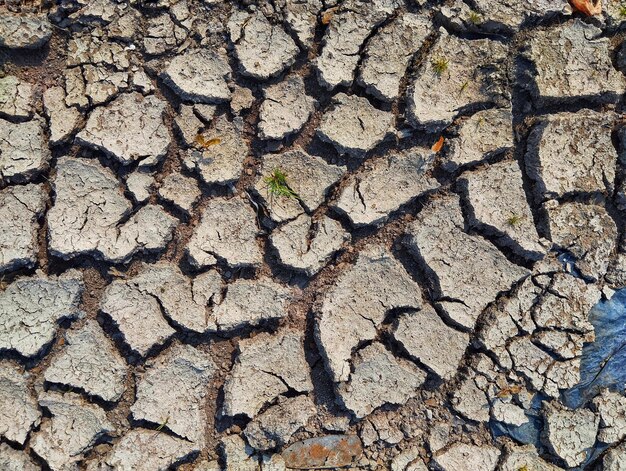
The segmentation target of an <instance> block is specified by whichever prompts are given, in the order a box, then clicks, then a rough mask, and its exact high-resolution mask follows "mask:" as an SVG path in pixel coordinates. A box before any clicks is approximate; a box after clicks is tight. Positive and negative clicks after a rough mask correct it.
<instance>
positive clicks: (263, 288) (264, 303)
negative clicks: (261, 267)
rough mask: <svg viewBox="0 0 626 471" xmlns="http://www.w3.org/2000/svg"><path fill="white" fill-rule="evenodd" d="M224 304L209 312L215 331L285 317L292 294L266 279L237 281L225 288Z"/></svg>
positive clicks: (254, 325) (222, 302)
mask: <svg viewBox="0 0 626 471" xmlns="http://www.w3.org/2000/svg"><path fill="white" fill-rule="evenodd" d="M225 291H226V292H225V294H224V295H223V300H221V301H220V302H219V304H217V305H216V306H215V307H214V308H213V312H212V318H213V319H215V323H216V324H217V328H218V330H222V331H229V330H234V329H239V328H241V327H247V326H252V327H256V326H258V325H259V324H261V323H262V322H264V321H269V320H276V319H280V318H282V317H285V316H286V315H287V303H288V302H289V301H291V299H292V296H291V290H290V289H289V288H287V287H285V286H282V285H279V284H278V283H275V282H273V281H272V280H271V279H269V278H259V279H257V280H245V279H239V280H236V281H234V282H233V283H230V284H228V285H226V286H225Z"/></svg>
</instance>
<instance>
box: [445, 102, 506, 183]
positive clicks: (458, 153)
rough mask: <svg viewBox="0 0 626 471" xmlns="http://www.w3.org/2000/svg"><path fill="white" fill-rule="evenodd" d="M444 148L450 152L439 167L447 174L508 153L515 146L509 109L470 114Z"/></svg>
mask: <svg viewBox="0 0 626 471" xmlns="http://www.w3.org/2000/svg"><path fill="white" fill-rule="evenodd" d="M448 144H449V146H450V150H449V152H448V154H447V156H446V160H445V161H444V162H443V167H444V168H445V169H446V170H448V171H449V172H452V171H455V170H456V169H457V168H458V167H461V166H463V165H466V164H472V163H476V162H480V161H481V160H484V159H486V158H488V157H491V156H493V155H496V154H499V153H502V152H504V151H506V150H508V149H512V148H513V146H514V145H515V142H514V139H513V114H512V113H511V109H510V108H500V109H499V108H495V109H491V110H483V111H479V112H477V113H475V114H473V115H472V116H470V117H469V118H467V119H466V120H465V121H463V122H462V124H461V126H460V130H459V135H458V137H455V138H452V139H450V140H449V141H448Z"/></svg>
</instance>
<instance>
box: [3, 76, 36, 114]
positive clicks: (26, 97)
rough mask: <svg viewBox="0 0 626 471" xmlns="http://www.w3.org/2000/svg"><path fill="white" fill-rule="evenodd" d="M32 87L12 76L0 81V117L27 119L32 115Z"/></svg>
mask: <svg viewBox="0 0 626 471" xmlns="http://www.w3.org/2000/svg"><path fill="white" fill-rule="evenodd" d="M33 98H34V97H33V86H32V85H31V84H29V83H28V82H23V81H21V80H20V79H18V78H17V77H15V76H14V75H7V76H6V77H3V78H1V79H0V116H3V117H5V116H7V117H9V118H18V119H28V118H30V117H31V116H32V115H33Z"/></svg>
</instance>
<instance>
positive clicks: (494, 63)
mask: <svg viewBox="0 0 626 471" xmlns="http://www.w3.org/2000/svg"><path fill="white" fill-rule="evenodd" d="M508 57H509V54H508V52H507V48H506V47H505V46H504V45H503V44H502V43H500V42H498V41H493V40H490V39H476V40H468V39H461V38H458V37H456V36H451V35H448V34H447V33H446V32H445V30H443V29H441V30H440V36H439V39H437V41H436V43H435V44H434V46H433V48H432V49H431V51H430V53H429V55H428V57H427V58H426V60H425V61H424V62H423V64H422V65H421V66H420V68H419V69H418V71H417V75H416V77H415V81H414V82H413V85H412V86H411V88H410V90H409V96H408V116H409V120H410V121H411V122H412V123H413V125H414V126H420V127H421V126H423V127H425V128H426V129H427V130H429V131H438V130H441V129H442V128H444V127H446V126H448V125H449V124H450V123H452V121H453V120H454V118H456V116H457V115H458V114H459V111H460V110H468V109H470V108H471V109H476V108H482V109H484V108H485V107H486V106H489V105H491V106H494V105H496V106H499V107H505V106H510V92H509V90H508V88H507V84H508V71H507V65H506V64H507V62H508V61H507V59H508Z"/></svg>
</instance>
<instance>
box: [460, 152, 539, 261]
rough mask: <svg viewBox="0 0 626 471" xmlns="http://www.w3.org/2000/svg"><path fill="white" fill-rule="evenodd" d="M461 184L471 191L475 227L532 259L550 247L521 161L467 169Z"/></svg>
mask: <svg viewBox="0 0 626 471" xmlns="http://www.w3.org/2000/svg"><path fill="white" fill-rule="evenodd" d="M460 184H461V187H462V188H463V189H464V190H465V192H466V194H467V202H468V203H469V208H468V214H469V221H470V224H471V225H472V226H477V227H478V228H479V229H481V230H482V231H483V232H484V233H485V234H487V235H489V236H496V237H497V238H498V241H499V242H500V243H501V244H502V245H505V246H507V247H509V248H511V249H512V250H513V251H514V252H515V253H516V254H517V255H520V256H522V257H524V258H528V259H530V260H538V259H540V258H543V255H544V254H545V252H546V249H545V248H544V247H543V246H542V245H541V243H540V241H539V235H538V234H537V228H536V227H535V223H534V219H533V214H532V212H531V211H530V207H529V206H528V202H527V201H526V192H525V191H524V181H523V180H522V172H521V170H520V168H519V166H518V164H517V162H515V161H510V160H508V161H503V162H498V163H495V164H493V165H490V166H489V167H486V168H482V169H480V170H479V171H476V172H466V173H464V174H463V176H462V177H461V179H460Z"/></svg>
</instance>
